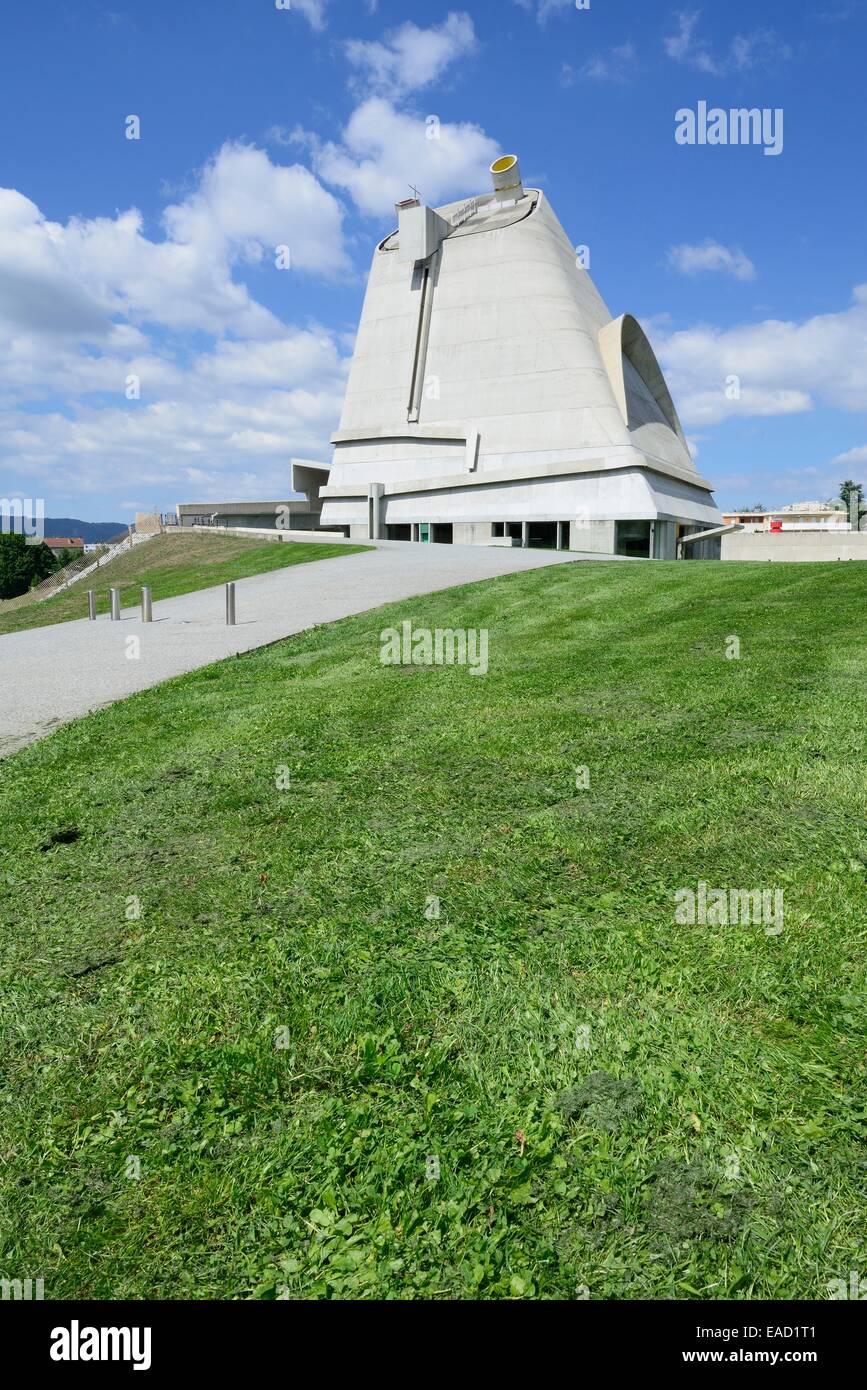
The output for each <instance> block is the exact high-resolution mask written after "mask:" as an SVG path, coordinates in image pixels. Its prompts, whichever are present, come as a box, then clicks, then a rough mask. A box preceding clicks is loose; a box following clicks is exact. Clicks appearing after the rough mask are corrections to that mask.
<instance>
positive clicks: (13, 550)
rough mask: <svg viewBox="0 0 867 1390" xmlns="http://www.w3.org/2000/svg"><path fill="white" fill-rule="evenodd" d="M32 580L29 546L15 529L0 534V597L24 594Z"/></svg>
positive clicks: (31, 560) (31, 558)
mask: <svg viewBox="0 0 867 1390" xmlns="http://www.w3.org/2000/svg"><path fill="white" fill-rule="evenodd" d="M32 582H33V557H32V555H31V554H30V546H29V545H28V544H27V542H26V541H25V539H24V537H23V536H19V535H18V533H17V532H16V531H4V532H3V533H2V535H0V598H17V597H18V595H19V594H26V593H27V590H28V589H29V588H30V585H31V583H32Z"/></svg>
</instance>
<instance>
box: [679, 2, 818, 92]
mask: <svg viewBox="0 0 867 1390" xmlns="http://www.w3.org/2000/svg"><path fill="white" fill-rule="evenodd" d="M700 18H701V10H681V11H680V12H679V13H678V15H677V29H676V31H675V33H673V34H670V35H669V36H668V37H667V38H665V39H663V41H662V42H663V47H664V49H665V51H666V53H667V54H668V56H669V58H672V59H673V60H674V61H675V62H678V63H687V64H688V65H689V66H690V67H693V68H697V69H698V71H699V72H706V73H710V74H712V75H713V76H714V77H722V76H723V75H724V74H725V73H729V72H749V71H751V70H753V69H755V68H767V67H772V66H773V65H774V64H775V63H777V62H778V61H780V60H781V59H782V60H785V59H788V58H791V56H792V50H791V47H790V46H789V45H788V44H787V43H784V42H783V41H782V40H781V39H780V38H779V36H778V35H777V34H776V33H775V32H774V31H773V30H772V29H754V30H752V31H751V32H750V33H749V34H736V35H735V37H734V38H733V39H732V41H731V43H730V44H729V47H728V49H727V51H726V52H725V53H723V54H721V55H720V54H715V53H713V52H712V50H711V48H710V46H709V44H708V42H707V40H706V39H704V38H701V37H699V35H698V34H697V32H696V31H697V29H698V22H699V20H700Z"/></svg>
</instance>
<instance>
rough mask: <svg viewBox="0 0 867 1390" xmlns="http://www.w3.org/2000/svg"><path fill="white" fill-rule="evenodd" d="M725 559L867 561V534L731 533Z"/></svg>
mask: <svg viewBox="0 0 867 1390" xmlns="http://www.w3.org/2000/svg"><path fill="white" fill-rule="evenodd" d="M722 558H723V560H762V561H765V562H767V561H768V560H770V561H775V560H779V561H798V560H825V561H836V560H867V532H864V531H844V532H840V533H836V532H833V531H824V532H821V531H816V532H812V531H777V532H770V531H731V532H729V534H728V535H725V536H723V537H722Z"/></svg>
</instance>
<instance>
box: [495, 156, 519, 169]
mask: <svg viewBox="0 0 867 1390" xmlns="http://www.w3.org/2000/svg"><path fill="white" fill-rule="evenodd" d="M517 162H518V156H517V155H516V154H504V155H501V156H500V158H499V159H495V160H494V162H493V164H492V165H491V173H492V174H502V173H505V171H506V169H511V168H512V167H513V165H515V164H517Z"/></svg>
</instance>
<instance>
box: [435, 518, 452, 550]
mask: <svg viewBox="0 0 867 1390" xmlns="http://www.w3.org/2000/svg"><path fill="white" fill-rule="evenodd" d="M430 529H431V540H432V541H435V542H437V543H438V544H439V545H451V543H452V523H451V522H450V521H435V522H434V523H433V525H432V526H431V528H430Z"/></svg>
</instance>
